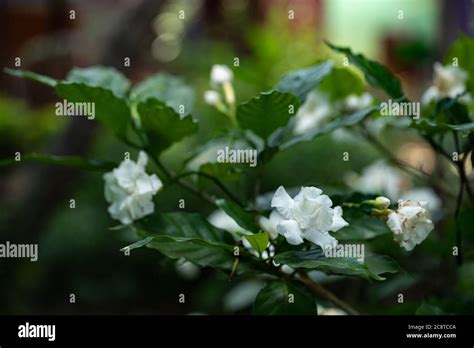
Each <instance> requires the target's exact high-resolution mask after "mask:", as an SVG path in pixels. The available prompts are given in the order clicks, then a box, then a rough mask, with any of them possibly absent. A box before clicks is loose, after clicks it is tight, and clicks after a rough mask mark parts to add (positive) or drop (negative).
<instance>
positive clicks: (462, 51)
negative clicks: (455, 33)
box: [444, 34, 474, 94]
mask: <svg viewBox="0 0 474 348" xmlns="http://www.w3.org/2000/svg"><path fill="white" fill-rule="evenodd" d="M472 57H474V40H473V39H472V38H471V37H469V36H467V35H465V34H461V35H460V36H459V39H457V40H456V41H455V42H454V43H453V44H452V45H451V47H450V48H449V50H448V53H447V55H446V58H445V60H444V63H445V64H446V65H448V64H450V65H452V64H453V58H457V61H458V64H459V66H460V67H461V68H462V69H463V70H465V71H466V72H467V73H468V74H469V76H470V78H469V80H468V81H467V89H468V90H469V92H471V94H474V60H473V59H472Z"/></svg>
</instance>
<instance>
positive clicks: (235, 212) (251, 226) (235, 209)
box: [216, 199, 266, 247]
mask: <svg viewBox="0 0 474 348" xmlns="http://www.w3.org/2000/svg"><path fill="white" fill-rule="evenodd" d="M216 204H217V206H218V207H219V208H221V209H222V210H224V211H225V212H226V213H227V215H229V216H230V217H231V218H233V219H234V220H235V222H237V224H238V225H239V226H240V227H242V228H243V229H245V230H247V231H250V232H254V233H257V232H258V231H260V228H259V227H258V226H257V224H256V223H255V220H254V218H253V216H252V215H250V214H249V213H247V212H246V211H245V210H244V209H242V208H241V207H240V206H239V205H238V204H237V203H234V202H233V201H230V200H226V199H217V200H216ZM265 247H266V245H265Z"/></svg>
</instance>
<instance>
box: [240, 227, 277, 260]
mask: <svg viewBox="0 0 474 348" xmlns="http://www.w3.org/2000/svg"><path fill="white" fill-rule="evenodd" d="M237 234H238V235H239V236H241V237H244V238H245V239H247V241H248V242H249V243H250V245H251V246H252V248H253V249H254V250H255V251H256V252H257V253H258V254H259V255H262V253H263V252H264V251H265V249H266V248H267V246H268V242H269V237H268V233H267V232H260V233H255V234H245V233H242V232H239V233H237Z"/></svg>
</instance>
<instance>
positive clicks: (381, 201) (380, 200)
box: [375, 196, 391, 209]
mask: <svg viewBox="0 0 474 348" xmlns="http://www.w3.org/2000/svg"><path fill="white" fill-rule="evenodd" d="M390 203H391V202H390V199H388V198H387V197H384V196H379V197H377V198H375V206H376V207H377V208H378V209H387V208H388V207H389V206H390Z"/></svg>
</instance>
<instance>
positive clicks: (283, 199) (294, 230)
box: [271, 186, 348, 249]
mask: <svg viewBox="0 0 474 348" xmlns="http://www.w3.org/2000/svg"><path fill="white" fill-rule="evenodd" d="M321 193H322V191H321V190H320V189H318V188H316V187H302V188H301V190H300V192H299V193H298V194H297V195H296V196H295V198H291V197H290V195H288V193H287V192H286V190H285V189H284V188H283V186H280V187H279V188H278V189H277V191H276V192H275V195H274V196H273V199H272V203H271V206H272V207H273V208H276V210H277V212H278V214H279V215H275V216H274V217H273V219H274V220H277V219H279V220H280V221H279V222H278V224H277V228H276V229H277V231H278V233H279V234H281V235H282V236H284V237H285V238H286V240H287V242H288V243H290V244H292V245H298V244H301V243H303V239H306V240H309V241H310V242H313V243H314V244H317V245H319V246H320V247H321V248H323V249H326V248H328V247H334V246H336V245H337V240H336V239H335V238H333V237H332V236H331V235H330V234H329V233H328V232H329V231H332V232H335V231H337V230H339V229H341V228H342V227H344V226H347V225H348V223H347V222H346V221H345V220H344V219H343V218H342V208H341V207H335V208H332V201H331V199H330V198H329V197H328V196H327V195H322V194H321Z"/></svg>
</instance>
